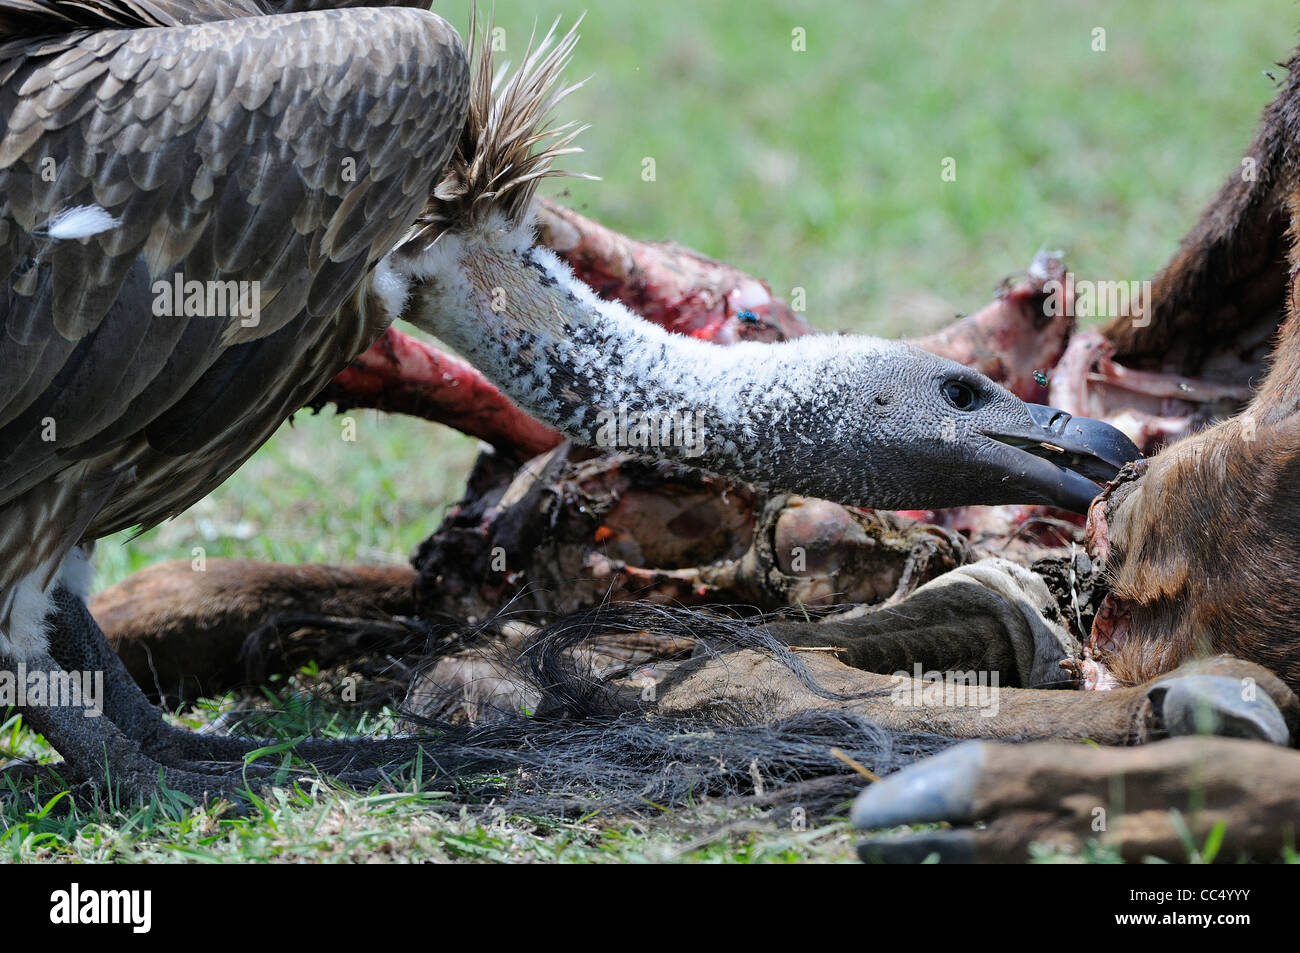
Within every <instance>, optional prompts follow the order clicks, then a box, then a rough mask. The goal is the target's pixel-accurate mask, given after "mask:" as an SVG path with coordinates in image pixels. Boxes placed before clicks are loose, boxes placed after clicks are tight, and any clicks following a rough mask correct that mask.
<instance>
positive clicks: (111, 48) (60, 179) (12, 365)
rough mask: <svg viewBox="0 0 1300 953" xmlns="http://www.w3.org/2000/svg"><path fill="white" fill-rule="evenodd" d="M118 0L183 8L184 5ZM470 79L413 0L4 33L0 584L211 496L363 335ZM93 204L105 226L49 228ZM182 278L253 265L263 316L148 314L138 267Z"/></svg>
mask: <svg viewBox="0 0 1300 953" xmlns="http://www.w3.org/2000/svg"><path fill="white" fill-rule="evenodd" d="M71 6H73V5H72V4H67V3H54V2H51V0H46V2H41V3H33V2H32V0H0V27H2V26H3V24H4V23H5V22H6V16H12V14H13V12H14V11H15V10H16V9H18V8H21V7H41V8H43V9H44V10H45V12H47V13H48V12H49V11H48V9H46V8H50V7H61V8H63V10H62V11H57V12H64V13H66V12H67V10H68V9H69V8H70V7H71ZM111 6H112V7H113V8H114V12H120V10H121V9H125V8H128V7H129V8H130V9H131V10H134V11H136V12H137V13H138V14H139V15H141V16H142V17H145V18H148V17H153V18H155V19H160V18H166V17H168V16H170V17H172V18H173V19H174V20H176V21H178V22H186V21H185V19H184V17H185V16H188V15H191V14H192V12H193V11H192V10H191V9H190V8H191V7H193V6H194V5H193V4H189V3H178V2H175V0H172V2H167V3H162V2H151V3H145V2H144V0H131V2H130V3H128V2H127V0H118V2H116V3H114V4H112V5H111ZM224 6H225V7H226V8H228V9H229V8H234V7H236V6H237V5H236V4H232V3H227V4H224ZM245 8H247V7H245ZM0 48H3V47H2V46H0ZM467 94H468V68H467V64H466V60H465V55H464V51H463V49H462V47H461V45H460V41H459V38H458V37H457V36H456V34H455V32H454V31H453V30H451V28H450V27H449V26H447V24H445V23H444V22H443V21H441V20H439V19H437V18H436V17H434V16H433V15H432V14H428V13H424V12H422V11H416V10H401V9H355V10H341V11H324V12H316V13H303V14H289V15H282V16H266V17H257V18H245V19H239V20H234V21H222V22H216V23H200V24H197V25H192V26H173V27H166V28H142V29H105V30H99V31H96V32H92V33H77V34H72V35H69V36H66V37H63V38H62V42H59V41H58V40H57V39H54V38H49V37H46V38H40V39H36V40H30V41H28V42H27V43H26V45H25V46H23V47H22V48H21V51H20V52H17V53H15V52H12V47H11V52H10V56H9V59H0V114H3V115H5V116H7V117H8V120H9V121H8V126H7V128H6V129H5V131H4V133H3V137H2V138H0V273H6V274H8V275H9V276H10V277H9V281H8V285H7V288H6V289H5V291H4V292H3V294H0V367H3V368H4V371H3V373H2V374H0V597H3V594H4V590H5V589H6V588H7V587H8V586H9V585H11V584H12V583H13V582H14V581H15V580H16V579H18V578H20V577H21V576H22V575H23V574H24V573H25V571H29V569H30V568H31V567H32V566H33V565H34V563H35V562H39V561H41V560H42V559H44V558H46V557H48V556H50V555H53V554H54V553H55V550H57V549H59V548H66V546H68V545H71V544H72V543H75V542H76V539H75V538H72V539H68V538H66V536H67V533H66V532H57V531H56V530H61V529H66V528H69V527H73V526H81V525H82V524H84V527H88V529H86V530H85V531H87V532H89V533H91V535H97V534H99V533H102V532H108V531H112V530H113V529H116V528H119V527H121V526H126V525H133V524H136V523H144V524H150V523H153V522H156V521H158V520H160V519H162V518H165V517H166V516H169V515H173V514H175V513H176V512H179V511H180V510H181V509H183V508H184V507H185V506H187V505H189V504H190V503H191V502H193V501H194V500H196V499H198V498H199V497H201V496H202V495H204V494H205V493H207V492H208V491H209V490H210V489H211V488H212V486H214V485H215V484H216V483H217V482H219V481H220V480H221V479H224V477H225V476H226V475H227V474H228V473H229V472H231V471H232V470H233V469H234V467H235V466H237V465H238V463H240V462H242V461H243V459H245V458H246V457H247V456H248V455H249V454H251V453H252V452H253V450H255V449H256V447H257V446H258V445H259V444H260V443H261V442H262V441H263V440H265V439H266V437H267V436H269V434H270V433H271V432H272V431H273V430H274V428H275V427H276V426H277V425H278V424H279V423H280V422H281V421H282V420H283V419H284V417H285V416H286V415H287V414H289V413H291V412H292V411H293V410H295V409H297V408H298V407H299V406H301V404H302V402H303V401H305V400H306V399H308V398H310V397H311V396H312V395H313V394H314V393H315V392H316V391H317V390H318V389H319V388H320V387H321V386H323V385H324V383H325V381H326V380H328V378H329V377H330V376H331V375H332V374H333V373H334V372H335V371H336V370H337V369H338V368H339V367H341V366H342V365H343V364H344V363H346V361H347V360H349V359H350V358H351V357H353V356H354V355H355V354H356V353H357V352H359V351H360V350H361V349H363V348H364V347H365V346H366V344H367V343H369V342H368V339H369V338H370V337H372V336H373V335H374V334H375V333H377V331H378V326H377V325H375V324H374V320H373V316H367V315H366V314H364V313H363V312H364V308H363V307H361V306H360V305H358V303H357V302H355V301H354V300H353V293H354V291H355V289H356V288H357V286H358V284H359V282H360V281H361V279H362V278H363V277H364V276H365V275H366V273H367V271H368V269H369V268H370V267H371V266H373V264H374V262H375V261H376V260H377V259H378V258H379V257H381V256H382V255H383V254H384V253H385V252H386V251H387V250H388V249H389V248H391V247H392V245H393V244H394V243H395V242H396V241H397V240H398V239H399V238H400V237H401V235H402V234H403V233H404V232H405V231H406V229H407V228H408V227H409V226H410V224H411V222H412V221H413V219H414V217H415V214H416V213H417V211H418V210H419V208H420V207H421V205H422V203H423V201H424V198H425V196H426V195H427V194H428V191H429V187H430V184H431V182H432V179H433V177H434V175H435V174H436V173H438V172H439V171H440V169H441V166H442V165H443V163H444V162H445V160H446V157H447V154H448V152H449V150H450V148H451V147H452V145H453V144H454V141H455V139H456V137H457V136H458V135H459V132H460V127H461V124H462V120H463V117H464V112H465V108H466V98H467ZM49 159H53V160H54V161H53V166H52V169H53V174H52V175H51V174H50V173H49V170H50V169H51V165H50V163H49V162H48V161H47V160H49ZM91 204H94V205H99V206H101V207H103V208H104V209H105V210H106V211H107V212H109V213H110V214H111V215H113V216H115V217H116V218H117V219H118V220H119V222H120V224H119V225H118V226H117V227H116V228H113V229H110V230H109V231H106V232H103V233H101V234H98V235H95V236H93V237H89V238H81V239H71V240H62V241H54V240H52V239H50V238H49V237H48V236H43V235H42V228H43V227H45V226H47V225H48V223H49V222H50V221H51V220H52V219H53V218H54V217H55V216H57V215H58V213H60V212H61V211H64V210H67V209H70V208H75V207H78V206H84V205H91ZM178 273H179V274H181V275H182V276H183V277H184V279H185V280H199V281H223V282H224V281H236V282H257V283H258V287H259V289H260V299H261V312H260V315H259V320H258V321H257V322H256V323H255V324H250V322H248V321H246V320H241V316H239V315H236V316H227V317H204V316H201V315H192V316H188V317H187V316H185V315H176V316H155V315H154V314H153V313H152V308H151V305H152V302H153V300H154V295H153V294H152V291H151V287H152V283H153V282H154V281H155V280H157V279H160V278H162V279H170V278H171V276H173V275H174V274H178ZM50 421H53V422H54V425H55V427H56V433H57V437H56V439H54V440H49V439H46V437H47V436H48V424H49V422H50ZM105 488H109V489H105ZM88 507H89V508H91V509H93V510H94V512H93V513H90V514H89V515H87V513H86V512H84V511H85V510H86V509H87V508H88ZM51 523H54V524H59V525H58V526H53V527H52V526H51V525H50V524H51ZM84 527H83V528H84ZM55 536H57V537H59V539H58V543H57V546H56V545H54V544H51V543H49V539H50V538H52V537H55ZM34 539H35V540H37V545H36V546H33V545H32V541H33V540H34ZM3 601H4V600H3V598H0V606H2V604H3Z"/></svg>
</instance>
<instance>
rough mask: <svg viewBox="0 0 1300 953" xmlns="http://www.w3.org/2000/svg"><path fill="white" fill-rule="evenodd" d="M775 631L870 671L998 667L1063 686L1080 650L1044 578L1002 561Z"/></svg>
mask: <svg viewBox="0 0 1300 953" xmlns="http://www.w3.org/2000/svg"><path fill="white" fill-rule="evenodd" d="M769 628H770V631H771V633H772V635H774V636H775V637H776V638H777V639H778V640H780V641H783V642H786V643H787V644H789V645H792V646H803V647H826V648H836V649H842V650H843V651H841V652H837V653H836V654H837V655H838V656H839V658H840V659H841V660H842V661H843V662H845V663H846V664H848V665H851V666H853V667H854V668H860V669H863V670H865V671H869V672H879V673H881V674H891V673H894V672H903V673H906V674H908V675H913V674H916V675H918V676H919V675H921V674H924V673H926V672H951V671H979V672H986V673H993V672H996V673H997V675H998V680H999V684H1001V685H1007V686H1014V685H1019V686H1025V687H1035V686H1040V687H1045V686H1048V685H1053V684H1060V683H1062V682H1063V681H1065V679H1064V678H1063V676H1062V672H1061V667H1060V666H1061V663H1062V662H1063V661H1065V660H1067V659H1069V658H1072V657H1073V656H1074V655H1075V654H1076V653H1077V651H1078V645H1077V643H1076V641H1075V640H1074V638H1073V637H1072V636H1071V635H1070V634H1069V632H1068V631H1067V629H1066V628H1065V626H1064V624H1063V623H1062V620H1061V618H1060V612H1059V610H1058V608H1057V605H1056V601H1055V599H1054V598H1053V596H1052V594H1051V592H1050V591H1049V590H1048V588H1047V586H1046V584H1045V583H1044V582H1043V581H1042V579H1040V578H1039V577H1038V576H1035V575H1034V574H1033V573H1031V572H1029V571H1028V570H1026V569H1024V568H1023V567H1021V566H1018V565H1016V564H1015V563H1011V562H1009V561H1007V560H1003V559H986V560H982V561H980V562H978V563H975V564H973V565H969V566H963V567H960V568H958V569H955V570H953V571H952V572H949V573H946V574H944V575H942V576H940V577H939V578H937V579H935V580H932V581H931V582H929V583H927V584H926V585H924V586H922V587H921V588H919V589H917V590H916V591H915V592H914V593H913V594H912V595H911V596H909V597H908V598H907V599H904V600H903V601H902V602H899V603H896V604H894V605H887V606H883V607H881V608H880V609H877V610H875V611H873V612H869V613H867V614H866V615H862V616H859V617H857V618H854V619H851V620H846V621H836V620H834V619H828V620H826V621H823V622H820V623H807V622H797V621H787V622H777V623H772V624H771V625H770V626H769Z"/></svg>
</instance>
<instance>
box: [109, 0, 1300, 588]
mask: <svg viewBox="0 0 1300 953" xmlns="http://www.w3.org/2000/svg"><path fill="white" fill-rule="evenodd" d="M434 9H435V10H436V11H437V12H439V13H441V14H442V15H443V16H444V17H447V18H448V19H449V20H451V21H452V22H453V23H454V24H455V25H456V26H458V27H460V28H462V30H463V29H464V27H465V25H466V23H467V21H468V12H467V11H468V6H467V5H466V4H463V3H459V2H458V3H441V2H439V3H436V4H435V7H434ZM583 10H584V4H583V3H575V2H563V0H554V2H549V0H548V2H544V3H535V2H534V3H529V2H523V0H495V11H496V25H497V26H498V27H501V28H502V29H503V30H504V39H505V43H506V51H505V52H504V53H500V54H498V55H499V56H501V57H502V58H505V59H510V60H512V61H513V62H515V63H518V62H519V60H520V58H521V56H522V53H523V51H524V49H525V48H526V46H527V43H528V36H529V33H530V31H531V30H532V26H533V23H534V21H535V20H537V21H541V23H542V24H544V25H548V24H549V23H550V21H551V20H552V19H554V18H555V17H556V16H561V17H563V18H564V23H565V25H566V26H567V24H568V23H569V22H570V21H571V19H572V18H574V17H576V16H577V15H578V14H580V13H582V12H583ZM1297 24H1300V10H1298V9H1297V7H1296V5H1295V4H1294V3H1293V2H1292V0H1236V2H1234V3H1232V4H1231V5H1228V4H1217V3H1211V2H1206V0H1198V2H1189V3H1177V4H1175V3H1159V4H1152V3H1143V2H1137V0H1129V2H1094V3H1084V2H1077V3H1073V2H1061V3H1050V4H1041V3H1035V4H1031V3H1028V2H1025V0H1021V2H1018V3H1012V2H992V0H979V2H975V3H972V2H959V0H926V2H914V0H886V2H872V3H870V4H846V3H834V2H824V3H818V2H789V0H787V2H781V3H775V2H754V0H714V2H710V3H706V4H700V3H698V2H693V0H664V2H659V3H656V4H646V3H640V2H635V3H634V2H626V0H623V2H604V3H601V4H598V5H597V4H592V5H591V9H589V10H588V12H587V16H586V19H585V21H584V23H583V26H582V41H581V43H580V44H579V46H578V50H577V54H576V56H575V60H574V64H573V67H572V70H571V76H572V78H574V79H579V78H582V77H585V76H590V77H591V79H590V80H589V81H588V82H587V85H586V86H585V87H584V88H583V89H581V90H579V91H578V92H577V93H576V94H574V95H573V96H572V97H571V98H570V99H569V100H567V101H566V103H565V104H564V105H563V107H562V109H561V118H562V119H579V120H581V121H583V122H589V123H591V125H592V128H591V129H590V130H588V131H587V132H586V133H585V134H584V135H583V137H582V140H581V143H582V145H583V146H584V147H585V148H586V153H585V154H584V155H581V156H576V157H572V158H571V160H570V162H569V167H570V168H573V169H575V170H579V171H584V172H589V173H591V174H594V175H599V176H601V177H602V181H600V182H581V181H576V180H575V181H567V182H566V181H558V182H551V183H550V184H549V185H548V186H547V187H546V188H545V189H544V191H546V192H547V193H548V194H551V195H555V196H557V197H558V198H559V200H560V201H562V202H564V203H566V204H569V205H571V206H573V207H575V208H577V209H579V210H580V211H582V212H583V213H584V214H586V215H588V216H590V217H592V218H595V219H597V220H598V221H601V222H603V223H605V224H607V225H609V226H611V227H613V228H616V229H618V230H620V231H623V232H625V233H627V234H629V235H632V236H635V237H638V238H643V239H672V240H675V241H678V242H681V243H683V244H686V245H690V246H693V247H695V248H697V249H699V250H700V251H703V252H705V253H707V254H709V255H712V256H714V257H716V258H720V259H722V260H725V261H728V262H730V263H732V264H735V265H736V266H738V267H740V268H742V269H745V270H747V271H748V272H749V273H751V274H753V275H754V276H756V277H759V278H762V279H764V280H766V281H767V282H768V283H769V284H770V285H771V287H772V289H773V291H774V292H775V293H776V294H778V295H780V296H781V297H784V298H787V299H788V298H789V297H790V293H791V289H792V288H794V287H802V288H804V289H805V290H806V294H807V314H808V317H809V319H810V320H811V322H812V324H813V325H814V326H815V327H817V328H819V329H824V330H851V331H862V332H867V333H872V334H880V335H886V336H897V335H899V334H903V333H921V332H924V331H928V330H932V329H933V328H934V327H936V326H937V325H939V324H942V323H943V322H945V321H946V320H949V319H951V317H952V316H953V315H954V314H955V313H957V312H969V311H973V310H975V309H976V308H978V307H979V306H980V305H982V304H984V303H985V302H987V301H988V300H989V299H990V297H991V295H992V293H993V291H994V288H995V287H996V285H997V284H998V283H999V282H1000V281H1001V279H1002V278H1003V277H1004V276H1006V275H1010V274H1014V273H1017V272H1019V271H1020V270H1022V269H1023V268H1024V267H1025V266H1026V265H1027V264H1028V263H1029V261H1030V259H1031V258H1032V257H1033V254H1034V252H1035V251H1036V250H1038V249H1039V248H1040V247H1043V246H1049V247H1052V248H1061V249H1064V251H1065V252H1066V261H1067V263H1068V264H1069V265H1070V266H1071V268H1072V269H1073V270H1074V271H1075V272H1076V273H1078V274H1079V275H1081V276H1082V277H1096V278H1104V279H1107V280H1140V279H1143V278H1147V277H1150V275H1151V274H1152V273H1153V272H1154V271H1156V270H1157V269H1158V268H1159V267H1160V266H1161V265H1162V264H1163V263H1164V262H1165V261H1166V260H1167V259H1168V258H1169V256H1170V255H1171V254H1172V252H1173V250H1174V248H1175V247H1176V244H1177V242H1178V240H1179V238H1181V236H1182V235H1183V234H1184V233H1185V232H1186V231H1187V229H1188V228H1189V227H1190V226H1191V225H1192V223H1193V222H1194V221H1195V220H1196V217H1197V215H1198V213H1199V211H1200V209H1201V208H1202V206H1203V205H1204V204H1205V203H1206V201H1208V199H1209V198H1210V197H1211V195H1212V194H1213V193H1214V191H1215V190H1216V189H1217V188H1218V185H1219V183H1220V182H1222V180H1223V179H1224V178H1226V177H1227V176H1228V175H1229V174H1230V173H1233V172H1235V171H1236V170H1237V168H1238V163H1239V160H1240V157H1241V154H1242V152H1243V151H1244V149H1245V147H1246V144H1247V142H1248V141H1249V139H1250V136H1251V132H1252V130H1253V128H1254V126H1255V122H1256V120H1257V118H1258V116H1259V113H1260V110H1261V108H1262V107H1263V106H1264V104H1265V103H1266V102H1268V100H1269V99H1270V98H1271V97H1272V94H1273V90H1274V80H1273V79H1270V77H1269V75H1268V73H1269V72H1272V73H1273V75H1274V77H1276V78H1279V79H1280V78H1281V76H1282V71H1281V70H1280V69H1278V68H1276V66H1275V64H1276V63H1277V62H1278V61H1284V60H1285V59H1286V58H1287V57H1288V56H1289V54H1290V52H1291V50H1292V48H1293V46H1294V45H1295V42H1296V40H1295V37H1296V26H1297ZM1099 29H1100V30H1104V31H1105V33H1104V43H1105V49H1104V50H1094V45H1096V44H1097V41H1098V39H1100V34H1098V33H1096V32H1095V31H1097V30H1099ZM795 31H802V33H801V34H796V32H795ZM800 37H802V43H803V46H804V49H803V50H801V51H799V50H795V49H794V48H792V47H793V46H794V45H796V41H797V40H798V39H799V38H800ZM945 157H951V158H953V159H955V160H956V179H955V181H943V179H942V178H941V175H940V172H941V163H942V162H943V160H944V159H945ZM647 158H651V159H653V160H654V172H655V178H654V181H649V182H647V181H645V180H644V179H643V176H642V171H643V168H644V165H643V163H644V160H645V159H647ZM351 416H352V417H353V419H354V420H355V427H356V439H355V441H352V442H346V441H344V440H343V439H342V435H343V426H342V419H343V418H342V417H340V416H339V415H336V414H334V413H333V412H332V410H331V411H326V412H325V413H323V414H321V415H319V416H312V415H311V414H309V413H300V414H298V415H297V416H296V417H295V418H294V420H293V421H292V423H290V424H286V425H285V426H284V427H283V428H281V430H280V432H279V433H278V434H277V435H276V437H275V438H274V439H273V440H272V441H271V442H270V443H269V444H268V445H267V446H266V447H264V448H263V449H262V450H261V451H260V452H259V453H258V454H257V456H255V457H254V458H253V459H252V460H251V461H250V462H249V463H248V464H247V465H246V466H245V467H244V468H243V470H241V471H240V472H239V473H238V474H237V475H236V476H235V477H234V478H233V479H231V480H230V481H229V482H227V483H226V484H225V485H224V486H223V487H221V488H220V489H219V490H217V491H216V492H215V493H213V494H212V495H211V496H210V497H209V498H207V499H206V500H204V501H202V503H200V504H199V505H197V506H195V507H194V508H192V509H191V510H190V511H189V512H188V513H186V514H184V515H183V516H182V517H180V518H178V519H176V520H174V521H171V522H169V523H167V524H164V525H163V526H161V527H158V528H156V529H154V530H151V531H150V532H148V533H146V534H144V535H143V536H141V537H139V538H136V539H135V540H133V541H131V542H129V543H127V539H128V535H127V534H123V535H122V536H120V537H117V538H112V539H106V540H104V541H102V542H101V543H100V544H99V547H98V551H97V556H96V561H97V564H98V566H99V569H100V574H99V580H98V581H99V584H100V585H101V586H104V585H109V584H111V583H113V582H116V581H117V580H119V579H121V578H122V577H123V576H125V575H126V574H127V573H129V572H131V571H133V570H135V569H138V568H141V567H142V566H145V565H149V564H150V563H153V562H157V561H159V560H161V559H167V558H185V559H190V558H192V556H193V555H194V550H195V548H196V547H198V548H201V549H202V551H203V552H204V554H205V555H207V556H209V557H215V556H243V557H248V558H257V559H274V560H278V561H281V562H307V561H346V560H362V561H370V562H375V561H384V560H396V561H402V560H405V559H406V557H407V555H408V553H409V552H410V550H411V549H412V548H413V547H414V546H415V545H416V544H417V543H418V542H419V541H420V540H422V539H423V538H424V537H426V536H427V535H428V534H429V533H431V532H432V531H433V530H434V529H435V528H436V527H437V525H438V523H439V521H440V519H441V517H442V514H443V512H444V510H445V508H446V506H447V505H448V504H449V503H451V502H453V501H454V500H455V499H456V498H457V497H458V496H459V495H460V493H461V490H462V489H463V484H464V478H465V475H466V473H467V471H468V467H469V465H470V463H471V461H472V460H473V457H474V454H475V450H476V444H475V442H474V441H473V440H470V439H469V438H466V437H462V436H460V435H458V434H454V433H452V432H451V431H448V430H446V429H444V428H440V427H438V426H436V425H433V424H428V423H425V422H422V421H418V420H409V419H405V418H401V417H396V416H393V417H389V416H384V415H380V414H378V413H375V412H371V411H366V412H354V413H353V414H352V415H351ZM124 544H125V545H124Z"/></svg>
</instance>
